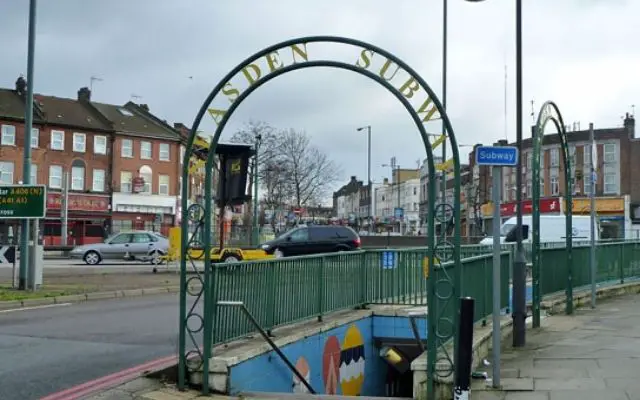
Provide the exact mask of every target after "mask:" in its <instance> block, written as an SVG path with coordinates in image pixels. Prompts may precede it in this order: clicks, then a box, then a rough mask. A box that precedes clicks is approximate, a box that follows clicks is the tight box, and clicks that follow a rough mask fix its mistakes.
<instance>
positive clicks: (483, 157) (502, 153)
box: [476, 146, 518, 167]
mask: <svg viewBox="0 0 640 400" xmlns="http://www.w3.org/2000/svg"><path fill="white" fill-rule="evenodd" d="M476 164H478V165H493V166H500V167H513V166H515V165H517V164H518V148H517V147H513V146H480V147H478V148H476Z"/></svg>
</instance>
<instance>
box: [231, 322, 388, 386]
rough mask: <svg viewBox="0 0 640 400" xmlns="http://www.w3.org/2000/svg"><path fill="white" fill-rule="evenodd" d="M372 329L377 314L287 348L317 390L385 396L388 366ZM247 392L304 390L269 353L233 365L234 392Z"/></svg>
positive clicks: (279, 361)
mask: <svg viewBox="0 0 640 400" xmlns="http://www.w3.org/2000/svg"><path fill="white" fill-rule="evenodd" d="M373 331H374V327H373V318H371V317H368V318H365V319H362V320H359V321H355V322H353V323H350V324H348V325H345V326H341V327H339V328H335V329H332V330H330V331H327V332H322V333H320V334H318V335H314V336H311V337H308V338H305V339H303V340H300V341H298V342H295V343H291V344H289V345H287V346H284V347H283V348H282V351H283V352H284V354H285V355H286V356H287V357H288V358H289V360H291V362H292V363H294V364H296V365H297V368H298V370H299V371H300V372H301V373H302V374H303V375H306V376H307V377H308V379H309V380H310V383H311V386H312V387H313V389H314V390H315V391H316V392H317V393H318V394H346V395H356V394H360V395H364V396H380V395H384V383H385V378H386V372H387V364H386V363H385V362H384V361H383V360H382V359H381V358H380V357H379V355H378V351H379V350H378V349H377V348H376V347H375V346H374V343H373ZM323 371H324V373H323ZM331 377H333V379H332V378H331ZM242 391H254V392H256V391H261V392H283V393H291V392H304V391H305V389H304V386H303V385H301V384H298V383H297V382H296V379H294V374H293V373H292V372H291V371H290V370H289V369H288V368H287V367H286V365H285V364H284V362H282V361H281V360H280V358H279V357H278V356H277V355H276V354H275V353H273V352H269V353H265V354H263V355H260V356H258V357H256V358H252V359H250V360H247V361H245V362H243V363H241V364H238V365H236V366H234V367H232V368H231V377H230V393H231V394H237V393H239V392H242Z"/></svg>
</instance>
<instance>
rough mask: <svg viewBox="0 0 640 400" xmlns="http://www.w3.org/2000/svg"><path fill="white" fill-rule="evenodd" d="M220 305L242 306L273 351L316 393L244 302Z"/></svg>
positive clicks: (221, 304)
mask: <svg viewBox="0 0 640 400" xmlns="http://www.w3.org/2000/svg"><path fill="white" fill-rule="evenodd" d="M218 305H219V306H227V307H240V309H242V311H243V312H244V314H245V315H246V316H247V318H248V319H249V322H251V324H253V326H255V327H256V329H257V330H258V332H260V335H262V337H263V338H264V340H266V342H267V343H269V346H271V348H272V349H273V351H275V352H276V354H277V355H278V356H279V357H280V359H281V360H282V361H284V363H285V364H286V365H287V367H289V369H290V370H291V371H292V372H293V373H294V374H295V375H296V377H298V379H299V380H300V382H302V384H304V385H305V386H306V387H307V389H308V390H309V393H311V394H316V391H315V390H313V388H312V387H311V385H310V384H309V382H307V380H306V379H305V378H304V376H302V374H301V373H300V371H298V369H297V368H296V367H295V366H294V365H293V364H292V363H291V361H289V359H288V358H287V356H285V355H284V353H283V352H282V350H280V348H279V347H278V345H277V344H275V343H274V342H273V340H271V338H270V337H269V335H267V332H265V330H264V329H262V327H261V326H260V324H259V323H258V321H257V320H256V319H255V318H254V316H253V314H251V312H250V311H249V309H248V308H247V307H246V306H245V305H244V303H243V302H241V301H219V302H218Z"/></svg>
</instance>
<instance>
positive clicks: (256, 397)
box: [239, 392, 410, 400]
mask: <svg viewBox="0 0 640 400" xmlns="http://www.w3.org/2000/svg"><path fill="white" fill-rule="evenodd" d="M239 396H240V398H241V399H251V400H271V399H291V400H295V399H301V400H309V399H324V400H332V399H334V400H337V399H358V400H367V399H369V400H408V399H410V397H374V396H357V397H356V396H339V395H328V394H306V393H273V392H242V393H240V395H239Z"/></svg>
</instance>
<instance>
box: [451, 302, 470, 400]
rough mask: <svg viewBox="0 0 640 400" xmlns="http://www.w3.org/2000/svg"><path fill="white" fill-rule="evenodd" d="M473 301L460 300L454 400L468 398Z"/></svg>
mask: <svg viewBox="0 0 640 400" xmlns="http://www.w3.org/2000/svg"><path fill="white" fill-rule="evenodd" d="M474 307H475V300H474V299H473V298H471V297H464V298H461V299H460V323H459V324H458V342H457V346H456V348H457V349H458V352H457V354H456V357H455V360H456V363H455V369H456V371H455V382H454V385H453V394H454V399H455V400H462V399H465V400H466V399H468V398H469V387H470V384H471V360H472V357H473V349H472V347H473V309H474Z"/></svg>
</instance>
